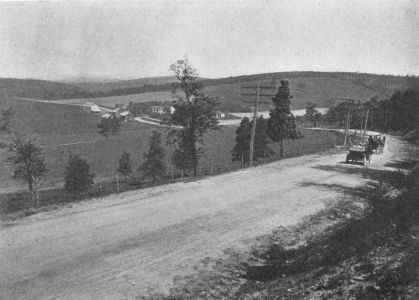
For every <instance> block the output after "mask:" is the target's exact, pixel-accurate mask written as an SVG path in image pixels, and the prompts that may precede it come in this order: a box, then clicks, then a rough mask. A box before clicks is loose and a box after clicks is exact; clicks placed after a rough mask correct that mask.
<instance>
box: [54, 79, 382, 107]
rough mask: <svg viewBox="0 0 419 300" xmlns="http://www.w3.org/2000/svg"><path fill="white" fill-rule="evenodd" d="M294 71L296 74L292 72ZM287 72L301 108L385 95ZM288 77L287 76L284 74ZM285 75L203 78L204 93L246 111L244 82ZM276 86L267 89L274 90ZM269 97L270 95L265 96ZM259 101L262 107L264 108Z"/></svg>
mask: <svg viewBox="0 0 419 300" xmlns="http://www.w3.org/2000/svg"><path fill="white" fill-rule="evenodd" d="M294 75H295V74H294ZM302 75H304V76H290V78H288V80H289V82H290V86H291V93H292V95H293V100H292V108H293V109H301V108H304V107H305V105H306V103H307V102H308V101H311V102H314V103H316V104H317V106H318V107H326V106H329V105H330V102H331V101H337V100H339V99H342V98H353V99H360V100H362V101H367V100H369V99H370V98H371V97H373V96H381V97H384V96H385V95H386V91H383V90H381V89H379V88H377V87H376V88H371V87H368V86H367V85H361V84H359V83H356V82H354V81H353V80H348V79H344V78H342V79H340V78H334V77H327V76H308V74H305V73H302ZM277 76H278V77H277ZM285 78H287V77H285ZM281 79H284V77H282V75H281V76H279V75H275V74H271V75H270V76H268V77H266V76H263V75H261V76H249V77H243V78H235V77H233V78H229V79H219V80H218V79H217V80H204V81H203V82H204V83H205V85H206V87H205V89H204V91H205V93H206V94H207V95H209V96H212V97H216V98H218V101H219V102H220V103H221V105H220V108H221V109H222V110H225V111H236V112H237V111H248V110H249V107H250V104H246V103H245V102H246V101H249V98H248V97H246V96H243V95H241V94H242V93H243V92H244V91H243V89H242V88H241V87H242V86H243V85H247V86H249V85H256V83H257V81H258V80H259V82H260V83H261V84H263V85H270V84H271V82H272V80H275V85H276V88H277V87H278V86H279V82H280V80H281ZM275 92H276V89H273V90H272V91H270V93H272V94H274V93H275ZM170 99H171V93H170V90H166V91H156V92H149V93H141V94H134V95H123V96H112V97H98V98H91V99H89V101H91V102H95V103H97V104H102V105H107V106H114V105H115V104H128V103H129V102H131V101H132V102H145V101H166V100H170ZM264 100H265V101H266V100H269V97H268V98H266V99H264ZM62 101H63V102H64V101H69V102H71V103H78V104H81V103H84V102H85V101H86V99H70V100H62ZM263 108H264V107H263V105H262V109H263Z"/></svg>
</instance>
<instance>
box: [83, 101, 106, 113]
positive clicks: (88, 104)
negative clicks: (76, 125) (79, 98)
mask: <svg viewBox="0 0 419 300" xmlns="http://www.w3.org/2000/svg"><path fill="white" fill-rule="evenodd" d="M83 106H85V107H88V108H90V112H92V113H98V112H101V111H102V110H101V109H100V107H99V106H97V105H96V104H94V103H93V102H85V103H84V105H83Z"/></svg>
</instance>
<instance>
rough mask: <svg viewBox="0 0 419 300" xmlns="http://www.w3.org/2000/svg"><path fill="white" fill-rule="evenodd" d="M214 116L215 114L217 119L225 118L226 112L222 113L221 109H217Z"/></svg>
mask: <svg viewBox="0 0 419 300" xmlns="http://www.w3.org/2000/svg"><path fill="white" fill-rule="evenodd" d="M216 116H217V119H221V118H225V117H226V114H225V113H223V112H222V111H217V112H216Z"/></svg>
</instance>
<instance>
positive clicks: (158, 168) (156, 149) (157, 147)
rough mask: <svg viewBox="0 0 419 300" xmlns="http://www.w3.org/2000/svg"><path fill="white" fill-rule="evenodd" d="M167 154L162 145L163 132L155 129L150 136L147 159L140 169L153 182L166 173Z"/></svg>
mask: <svg viewBox="0 0 419 300" xmlns="http://www.w3.org/2000/svg"><path fill="white" fill-rule="evenodd" d="M165 155H166V152H165V149H164V148H163V146H162V140H161V133H160V132H159V131H157V130H154V131H153V135H152V136H151V137H150V148H149V150H148V151H147V152H146V153H144V158H145V159H146V161H145V162H144V164H143V165H142V166H141V167H140V168H139V171H143V172H144V176H145V177H148V178H151V179H152V180H153V182H156V181H157V180H158V179H160V178H162V177H163V176H164V175H165V172H166V164H165V162H164V156H165Z"/></svg>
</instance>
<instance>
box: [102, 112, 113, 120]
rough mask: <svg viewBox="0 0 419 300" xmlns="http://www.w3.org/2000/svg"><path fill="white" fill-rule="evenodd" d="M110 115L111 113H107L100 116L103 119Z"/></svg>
mask: <svg viewBox="0 0 419 300" xmlns="http://www.w3.org/2000/svg"><path fill="white" fill-rule="evenodd" d="M110 117H112V116H111V114H108V113H106V114H103V115H102V118H105V119H109V118H110Z"/></svg>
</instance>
